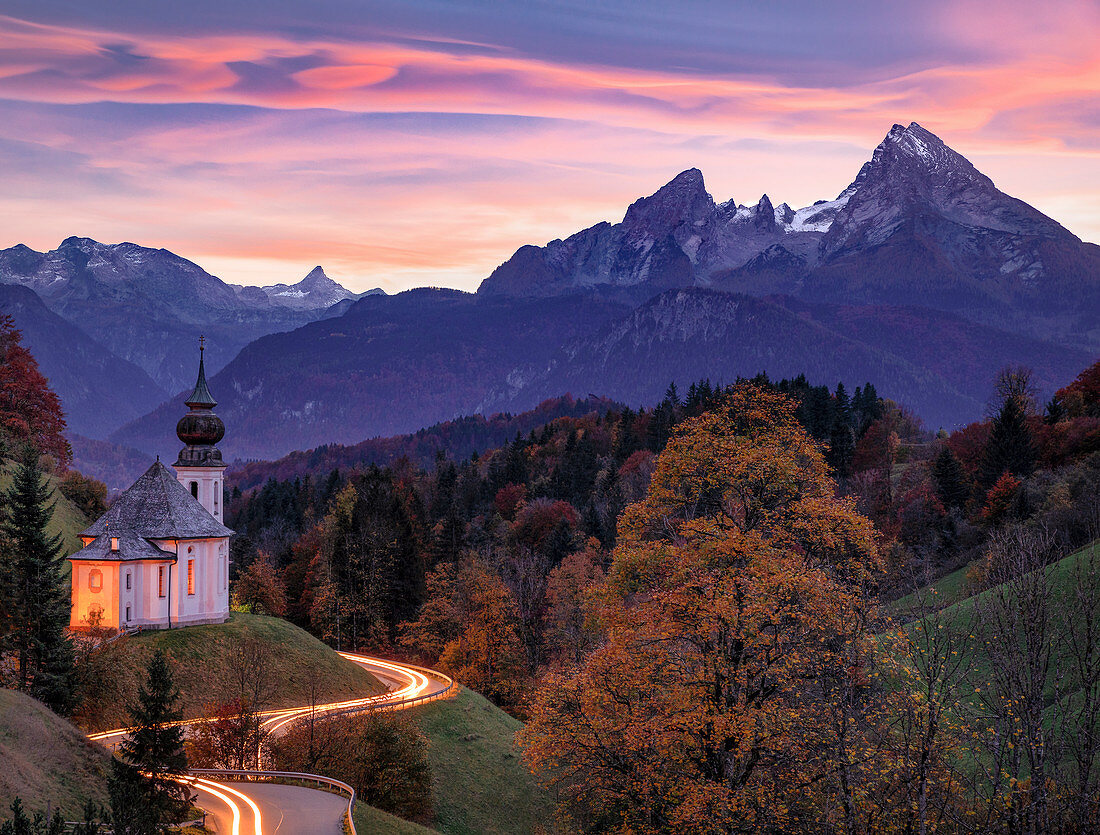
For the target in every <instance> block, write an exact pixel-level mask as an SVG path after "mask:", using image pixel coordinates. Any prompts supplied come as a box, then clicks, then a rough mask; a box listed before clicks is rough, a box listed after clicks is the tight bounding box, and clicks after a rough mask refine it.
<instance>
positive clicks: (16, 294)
mask: <svg viewBox="0 0 1100 835" xmlns="http://www.w3.org/2000/svg"><path fill="white" fill-rule="evenodd" d="M377 294H382V291H381V290H371V291H370V293H369V294H363V295H377ZM357 298H359V295H357V294H355V293H352V292H350V291H348V290H346V289H345V288H344V287H342V286H341V285H340V284H338V283H337V282H335V281H333V280H332V279H331V278H329V277H328V276H327V275H325V272H324V270H323V269H322V268H321V267H315V268H314V269H313V270H312V271H311V272H310V273H309V274H308V275H307V276H306V277H305V278H304V279H302V280H301V281H300V282H298V283H297V284H292V285H286V284H275V285H272V286H270V287H240V286H236V285H231V284H226V283H225V282H224V281H222V280H221V279H219V278H216V277H215V276H212V275H210V274H209V273H207V272H206V271H205V270H203V269H202V268H201V267H199V266H198V265H197V264H194V263H192V262H191V261H188V260H186V259H184V258H180V257H179V256H178V255H175V254H173V253H171V252H168V251H167V250H163V249H149V248H147V247H141V246H137V245H136V244H131V243H122V244H101V243H98V242H97V241H93V240H91V239H89V238H75V237H74V238H67V239H65V240H64V241H62V243H61V245H60V246H59V247H58V248H57V249H55V250H51V251H50V252H36V251H35V250H32V249H30V248H29V247H26V246H23V245H22V244H20V245H17V246H13V247H11V248H10V249H5V250H0V311H2V312H6V313H9V314H11V315H12V316H14V318H15V320H16V325H17V326H18V327H19V328H20V329H21V330H22V331H23V333H24V337H25V338H26V340H27V342H28V344H29V345H30V346H31V350H32V351H33V352H34V354H35V356H36V357H37V358H38V360H39V363H40V364H41V365H42V367H43V370H44V373H45V374H46V375H47V376H48V377H49V378H50V381H51V383H52V385H53V386H54V388H55V390H56V391H57V392H58V394H59V395H60V397H61V400H62V404H63V406H64V408H65V412H66V415H67V417H68V422H69V427H70V429H71V430H72V431H73V432H75V433H78V434H82V435H88V436H90V437H99V438H102V437H106V435H107V434H109V433H110V432H111V431H113V430H114V429H117V428H118V427H119V426H120V425H122V424H123V423H126V422H127V421H129V420H132V419H133V418H134V417H136V416H138V415H141V414H145V413H146V412H148V411H149V410H150V409H152V408H154V407H155V406H157V405H158V404H159V403H161V402H163V401H164V400H165V398H167V397H168V395H169V394H170V393H172V392H175V391H179V390H180V389H182V388H184V387H185V386H187V385H189V384H190V383H192V382H193V381H194V375H195V356H196V354H195V349H196V347H197V340H198V337H199V335H200V334H201V335H204V336H206V338H207V344H208V346H209V348H210V350H209V351H208V352H207V355H206V356H207V367H208V368H209V369H212V370H216V369H218V368H221V367H222V366H223V365H225V364H226V363H227V362H229V360H231V359H232V358H233V357H234V356H235V355H236V354H237V352H239V351H240V349H241V348H243V347H244V346H245V345H247V344H248V343H249V342H251V341H253V340H254V339H256V338H257V337H260V336H264V335H266V334H269V333H273V332H275V331H279V330H292V329H294V328H296V327H299V326H301V325H303V324H305V323H307V322H311V321H314V320H315V319H317V318H319V317H321V316H325V315H329V311H330V310H335V312H342V310H341V309H340V308H339V305H340V304H341V303H347V302H351V301H354V300H355V299H357ZM344 309H346V308H344ZM333 315H335V314H333Z"/></svg>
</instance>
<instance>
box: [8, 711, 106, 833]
mask: <svg viewBox="0 0 1100 835" xmlns="http://www.w3.org/2000/svg"><path fill="white" fill-rule="evenodd" d="M0 762H2V763H3V768H0V819H5V818H6V817H7V811H8V807H9V805H10V803H11V801H12V799H13V798H15V797H16V796H17V795H18V796H19V797H21V798H22V799H23V805H24V807H25V808H27V809H29V810H31V811H45V809H46V806H47V804H50V805H51V808H55V809H56V808H58V807H60V808H61V811H62V813H63V814H64V815H65V817H66V818H67V819H68V820H80V819H81V818H80V815H81V813H82V810H83V805H84V800H85V799H87V798H89V797H90V798H92V799H93V800H95V801H96V803H99V804H103V803H106V802H107V788H106V781H107V773H108V768H109V765H108V762H109V760H108V755H107V752H106V751H105V750H104V749H102V748H100V747H98V746H95V745H93V744H92V743H90V742H88V740H87V739H85V738H84V733H83V732H82V731H80V730H78V729H77V728H76V727H75V726H73V725H72V724H70V723H69V722H66V721H65V720H64V719H62V718H60V717H59V716H56V715H54V714H53V713H51V712H50V711H49V710H48V709H47V708H45V707H44V706H43V705H41V704H39V703H38V702H37V701H35V700H34V699H32V698H31V697H30V696H26V695H24V694H22V693H17V692H15V691H13V690H0Z"/></svg>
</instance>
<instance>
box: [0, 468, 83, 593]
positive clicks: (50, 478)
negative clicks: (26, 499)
mask: <svg viewBox="0 0 1100 835" xmlns="http://www.w3.org/2000/svg"><path fill="white" fill-rule="evenodd" d="M13 466H14V465H13V464H12V462H11V461H0V491H3V490H7V489H8V488H9V487H10V486H11V474H12V467H13ZM46 481H47V483H48V484H49V485H50V488H51V489H52V490H53V498H54V499H55V500H56V504H55V505H54V510H53V518H52V519H51V520H50V524H49V527H48V528H47V530H48V531H49V533H50V535H51V536H56V535H57V534H61V546H62V548H64V549H65V551H64V553H65V555H66V556H68V555H69V554H73V553H76V552H77V551H79V550H80V549H81V547H83V546H82V543H81V542H80V537H79V536H78V535H77V534H79V533H80V532H81V531H82V530H84V529H85V528H86V527H88V525H89V524H91V520H89V519H87V518H86V517H85V516H84V514H83V513H81V512H80V510H78V509H77V507H76V505H74V504H73V503H72V502H70V501H69V500H68V499H66V498H65V496H64V495H62V493H61V490H60V489H58V486H57V484H58V480H57V476H55V475H54V474H53V473H47V474H46ZM71 567H72V564H71V563H70V562H69V561H68V560H65V562H64V572H65V576H66V577H67V576H69V571H70V569H71Z"/></svg>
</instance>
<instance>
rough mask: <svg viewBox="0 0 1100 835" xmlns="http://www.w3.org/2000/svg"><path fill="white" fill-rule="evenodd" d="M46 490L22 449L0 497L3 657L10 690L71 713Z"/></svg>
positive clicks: (69, 665)
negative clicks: (9, 666) (9, 668)
mask: <svg viewBox="0 0 1100 835" xmlns="http://www.w3.org/2000/svg"><path fill="white" fill-rule="evenodd" d="M52 494H53V490H52V489H51V488H50V486H49V484H48V483H47V482H46V480H45V479H44V478H43V474H42V470H41V468H40V467H39V463H38V453H37V452H36V451H35V450H33V449H32V448H30V447H27V448H26V450H25V451H24V453H23V456H22V460H21V461H20V462H19V463H18V464H17V465H16V466H15V472H14V474H13V477H12V483H11V486H10V487H9V488H8V489H7V491H5V493H4V495H3V499H4V502H3V507H2V508H0V514H2V515H3V520H2V521H3V524H2V525H0V531H2V535H3V539H4V540H5V542H4V543H3V547H2V548H0V613H2V614H0V616H2V617H3V624H2V626H3V629H2V632H0V634H2V635H3V636H4V639H3V643H4V645H5V646H4V647H3V649H4V650H5V651H10V652H11V654H12V656H13V658H14V665H15V670H14V672H15V678H16V686H17V687H18V688H19V689H20V690H24V691H27V692H29V693H30V694H31V695H33V696H34V697H35V698H37V699H39V700H41V701H42V702H44V703H45V704H46V705H48V706H49V707H50V708H52V709H53V710H55V711H57V712H58V713H65V712H67V711H68V709H69V707H70V703H71V700H72V691H73V648H72V644H71V642H70V641H69V635H68V632H67V631H66V629H67V627H68V625H69V613H70V611H71V610H70V606H71V604H70V588H69V582H68V581H67V580H66V578H65V576H64V574H63V573H62V566H63V565H64V558H63V557H62V548H61V536H60V535H56V536H51V535H50V534H49V532H48V531H47V527H48V526H49V524H50V521H51V519H52V518H53V511H54V505H55V504H56V502H54V501H51V499H52Z"/></svg>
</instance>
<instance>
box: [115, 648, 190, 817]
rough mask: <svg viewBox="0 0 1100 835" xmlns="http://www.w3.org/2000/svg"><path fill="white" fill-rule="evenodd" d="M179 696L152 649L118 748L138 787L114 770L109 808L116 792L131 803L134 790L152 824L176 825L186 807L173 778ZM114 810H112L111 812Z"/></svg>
mask: <svg viewBox="0 0 1100 835" xmlns="http://www.w3.org/2000/svg"><path fill="white" fill-rule="evenodd" d="M179 695H180V693H179V690H178V689H177V688H176V685H175V682H174V681H173V680H172V671H171V669H170V668H169V666H168V658H167V656H165V654H164V652H163V651H162V650H157V651H156V652H155V653H154V654H153V657H152V658H151V659H150V661H149V667H148V678H147V679H146V681H145V683H144V684H143V685H141V686H140V687H139V688H138V701H137V704H135V705H131V707H130V723H131V726H132V729H131V730H130V732H129V733H128V734H127V736H126V738H125V739H124V740H123V741H122V744H121V745H119V749H118V753H119V756H121V758H122V760H123V763H124V765H126V766H129V767H131V768H132V769H136V771H137V772H138V776H139V777H140V782H139V784H138V788H137V789H136V790H135V788H134V786H132V785H131V782H132V780H133V778H134V774H133V773H132V772H128V771H127V770H126V769H125V768H122V769H116V770H115V772H114V773H113V775H112V781H113V782H115V783H117V785H116V786H115V787H114V788H115V791H112V806H113V799H114V795H115V793H116V791H117V792H118V793H119V796H120V800H123V801H126V802H130V801H132V799H133V797H134V794H135V791H137V792H139V793H140V795H141V803H140V804H138V808H139V809H140V808H144V810H145V811H144V813H143V814H147V815H148V821H149V822H150V823H152V824H153V825H154V826H155V827H157V828H163V827H165V826H167V825H170V824H173V823H178V822H179V821H180V820H182V819H183V816H184V815H185V814H186V812H187V809H188V807H189V806H190V794H189V792H188V790H187V788H186V786H184V785H182V784H180V783H177V782H176V781H175V780H174V779H173V777H174V776H175V775H179V774H183V773H185V772H186V771H187V755H186V754H185V753H184V750H183V728H182V727H181V726H180V725H178V724H176V723H177V722H179V720H180V719H181V718H183V712H182V711H181V710H180V709H179V708H178V707H177V703H178V702H179ZM118 811H119V810H118V809H115V812H116V816H117V813H118ZM133 831H134V832H135V833H136V832H143V831H144V830H140V829H138V830H133Z"/></svg>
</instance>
